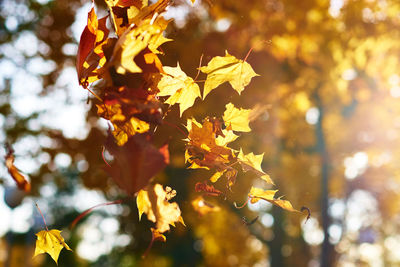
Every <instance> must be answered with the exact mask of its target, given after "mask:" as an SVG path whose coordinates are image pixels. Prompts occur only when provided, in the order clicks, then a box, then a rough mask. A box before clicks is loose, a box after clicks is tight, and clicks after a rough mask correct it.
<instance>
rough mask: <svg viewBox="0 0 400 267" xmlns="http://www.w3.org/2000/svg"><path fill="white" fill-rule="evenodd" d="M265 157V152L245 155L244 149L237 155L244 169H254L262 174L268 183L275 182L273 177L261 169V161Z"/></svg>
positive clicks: (259, 174)
mask: <svg viewBox="0 0 400 267" xmlns="http://www.w3.org/2000/svg"><path fill="white" fill-rule="evenodd" d="M263 157H264V153H263V154H260V155H254V154H253V152H251V153H249V154H247V155H245V154H244V153H243V150H242V149H240V151H239V154H238V156H237V158H238V160H239V163H240V165H241V166H242V169H243V171H245V172H246V171H252V172H254V173H256V174H257V175H258V176H260V178H261V179H263V180H264V181H266V182H267V183H270V184H274V182H273V181H272V179H271V178H270V177H269V175H268V174H266V173H265V172H264V171H263V170H262V169H261V163H262V160H263Z"/></svg>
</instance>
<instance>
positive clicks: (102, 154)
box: [101, 146, 111, 168]
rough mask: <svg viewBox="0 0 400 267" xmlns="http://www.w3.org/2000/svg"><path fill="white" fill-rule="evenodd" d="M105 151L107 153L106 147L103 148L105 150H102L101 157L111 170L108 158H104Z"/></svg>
mask: <svg viewBox="0 0 400 267" xmlns="http://www.w3.org/2000/svg"><path fill="white" fill-rule="evenodd" d="M105 151H106V147H105V146H103V150H102V152H101V157H102V158H103V161H104V163H105V164H106V165H107V166H108V167H110V168H111V166H110V164H108V162H107V160H106V158H105V156H104V152H105Z"/></svg>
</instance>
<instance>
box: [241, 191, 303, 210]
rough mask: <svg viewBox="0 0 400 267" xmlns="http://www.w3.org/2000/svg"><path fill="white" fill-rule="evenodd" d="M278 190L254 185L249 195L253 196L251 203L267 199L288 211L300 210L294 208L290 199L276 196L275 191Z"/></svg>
mask: <svg viewBox="0 0 400 267" xmlns="http://www.w3.org/2000/svg"><path fill="white" fill-rule="evenodd" d="M277 191H278V190H263V189H261V188H257V187H252V188H251V189H250V193H249V197H250V198H251V203H256V202H258V201H259V200H260V199H263V200H266V201H268V202H270V203H272V204H274V205H276V206H278V207H281V208H282V209H285V210H288V211H294V212H299V211H298V210H296V209H294V208H293V206H292V204H291V203H290V202H289V201H288V200H283V199H280V198H277V199H276V198H274V196H275V193H276V192H277Z"/></svg>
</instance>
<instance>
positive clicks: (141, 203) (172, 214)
mask: <svg viewBox="0 0 400 267" xmlns="http://www.w3.org/2000/svg"><path fill="white" fill-rule="evenodd" d="M170 192H171V190H168V189H167V190H164V189H163V187H162V185H160V184H155V185H149V186H148V187H147V188H145V189H142V190H140V191H139V193H138V196H137V199H136V203H137V207H138V210H139V219H141V216H142V214H143V213H145V214H146V215H147V219H148V220H149V221H152V222H154V223H156V229H157V231H159V233H164V232H166V231H168V230H169V229H170V225H172V226H175V223H176V222H180V223H182V224H183V225H185V223H184V222H183V219H182V216H181V211H180V209H179V206H178V204H177V203H176V202H173V203H170V202H169V200H170V199H171V195H170Z"/></svg>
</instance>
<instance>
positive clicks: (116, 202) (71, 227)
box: [69, 199, 123, 229]
mask: <svg viewBox="0 0 400 267" xmlns="http://www.w3.org/2000/svg"><path fill="white" fill-rule="evenodd" d="M122 202H123V200H122V199H118V200H115V201H111V202H106V203H101V204H97V205H95V206H93V207H91V208H89V209H87V210H85V211H84V212H82V213H81V214H79V215H78V217H76V218H75V220H74V221H73V222H72V223H71V225H70V227H69V228H70V229H73V228H74V227H75V225H76V224H77V223H78V222H79V221H80V220H81V219H82V218H83V217H85V216H86V215H87V214H89V213H90V212H92V211H93V210H94V209H96V208H98V207H102V206H108V205H114V204H121V203H122Z"/></svg>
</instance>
